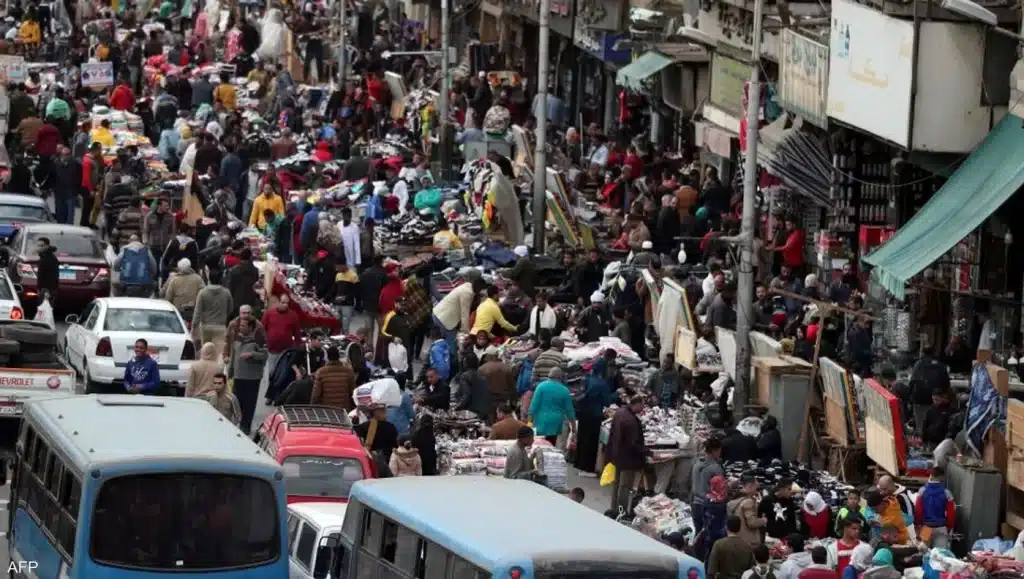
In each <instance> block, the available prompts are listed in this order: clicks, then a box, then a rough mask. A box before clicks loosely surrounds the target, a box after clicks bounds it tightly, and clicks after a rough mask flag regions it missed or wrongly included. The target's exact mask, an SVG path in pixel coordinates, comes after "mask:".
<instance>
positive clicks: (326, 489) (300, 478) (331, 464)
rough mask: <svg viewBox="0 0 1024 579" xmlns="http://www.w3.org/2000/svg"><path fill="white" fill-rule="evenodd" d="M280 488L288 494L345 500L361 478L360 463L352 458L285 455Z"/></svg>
mask: <svg viewBox="0 0 1024 579" xmlns="http://www.w3.org/2000/svg"><path fill="white" fill-rule="evenodd" d="M282 468H283V469H284V490H285V493H287V494H288V495H290V496H302V497H328V498H343V499H347V498H348V494H349V492H351V491H352V485H353V484H355V483H356V482H357V481H360V480H363V478H364V474H363V465H362V464H361V463H360V462H359V461H358V460H356V459H354V458H340V457H333V456H289V457H288V458H286V459H284V462H283V464H282Z"/></svg>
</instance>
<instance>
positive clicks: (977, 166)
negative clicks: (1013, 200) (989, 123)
mask: <svg viewBox="0 0 1024 579" xmlns="http://www.w3.org/2000/svg"><path fill="white" fill-rule="evenodd" d="M1021 185H1024V128H1022V127H1021V119H1020V117H1015V116H1013V115H1006V116H1005V117H1003V120H1001V121H999V124H998V125H996V126H995V128H993V129H992V131H991V132H989V134H988V136H987V137H985V140H984V141H982V143H981V145H979V146H978V148H977V149H975V151H974V152H973V153H971V156H970V157H968V158H967V160H966V161H964V163H963V164H962V165H961V166H960V168H959V169H957V170H956V172H955V173H953V176H952V177H950V178H949V180H948V181H946V184H945V185H943V186H942V188H941V189H939V191H938V192H937V193H936V194H935V196H934V197H932V199H931V200H930V201H929V202H928V203H927V204H926V205H925V206H924V207H922V208H921V210H920V211H918V213H917V215H915V216H914V217H913V219H911V220H910V221H909V222H907V224H906V225H904V226H903V227H902V228H901V229H900V230H899V231H897V232H896V235H894V236H893V237H892V239H890V240H889V241H887V242H886V243H885V245H883V246H882V247H880V248H878V249H877V250H875V251H874V252H872V253H871V255H868V256H867V257H865V258H864V263H866V264H868V265H871V266H874V269H873V270H872V272H871V275H872V276H873V277H874V278H875V279H876V280H877V281H878V282H879V283H881V284H882V285H883V286H884V287H885V288H886V289H887V290H889V292H891V293H892V294H893V295H895V296H896V297H898V298H903V296H904V289H905V286H906V284H907V282H908V281H909V280H910V278H912V277H914V276H915V275H917V274H919V273H921V271H922V270H923V269H924V268H926V267H928V266H929V265H931V264H932V263H933V262H935V260H937V259H939V258H940V257H942V255H943V254H945V253H946V252H947V251H949V250H950V249H951V248H952V247H953V246H954V245H956V244H957V243H958V242H959V241H960V240H961V239H963V238H964V237H966V236H967V235H968V234H969V233H970V232H972V231H974V230H975V229H976V228H977V227H978V226H980V225H981V224H982V223H983V222H984V221H985V220H986V219H987V218H988V217H989V215H991V214H992V213H993V212H994V211H995V210H996V209H998V208H999V206H1001V205H1002V204H1003V203H1005V202H1006V200H1007V199H1009V198H1010V196H1011V195H1013V194H1014V193H1016V191H1017V189H1019V188H1020V186H1021Z"/></svg>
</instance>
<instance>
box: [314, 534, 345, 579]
mask: <svg viewBox="0 0 1024 579" xmlns="http://www.w3.org/2000/svg"><path fill="white" fill-rule="evenodd" d="M340 543H341V534H340V533H333V534H332V535H330V539H328V537H324V538H323V539H321V540H320V545H318V546H317V548H316V562H315V563H314V564H313V577H327V573H328V571H330V569H331V557H332V555H333V551H334V549H335V547H337V548H338V549H342V547H341V546H340Z"/></svg>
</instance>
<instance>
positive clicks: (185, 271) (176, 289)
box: [163, 257, 205, 320]
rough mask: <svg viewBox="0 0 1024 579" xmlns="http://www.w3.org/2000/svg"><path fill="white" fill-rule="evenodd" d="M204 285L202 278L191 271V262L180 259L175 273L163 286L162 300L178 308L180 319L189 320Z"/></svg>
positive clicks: (186, 259)
mask: <svg viewBox="0 0 1024 579" xmlns="http://www.w3.org/2000/svg"><path fill="white" fill-rule="evenodd" d="M204 285H205V284H203V278H202V277H200V276H199V274H198V273H196V272H195V270H193V269H192V262H191V261H189V259H188V258H187V257H186V258H182V259H180V260H178V269H177V271H175V272H174V274H173V275H171V277H170V279H168V280H167V283H166V284H164V295H163V298H164V299H165V300H167V301H169V302H171V304H172V305H174V307H176V308H178V311H179V312H181V315H182V317H184V318H185V319H186V320H191V319H192V314H193V313H194V312H195V307H196V300H197V299H198V297H199V292H200V291H201V290H202V289H203V286H204Z"/></svg>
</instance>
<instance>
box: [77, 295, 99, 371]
mask: <svg viewBox="0 0 1024 579" xmlns="http://www.w3.org/2000/svg"><path fill="white" fill-rule="evenodd" d="M86 309H87V310H88V311H85V310H83V311H82V314H83V315H85V319H84V320H81V322H80V323H79V324H77V328H76V329H77V330H78V334H77V335H78V338H77V340H76V342H77V343H78V351H77V352H76V354H75V356H76V357H75V359H76V360H79V361H84V360H86V359H88V358H89V356H92V355H93V353H94V352H96V343H97V342H99V338H98V337H97V336H96V329H97V322H98V321H99V319H100V313H101V310H102V309H103V305H102V304H100V303H99V302H96V301H94V302H92V303H91V304H89V305H88V306H86ZM81 370H82V372H85V366H84V364H83V366H82V369H81Z"/></svg>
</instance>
